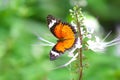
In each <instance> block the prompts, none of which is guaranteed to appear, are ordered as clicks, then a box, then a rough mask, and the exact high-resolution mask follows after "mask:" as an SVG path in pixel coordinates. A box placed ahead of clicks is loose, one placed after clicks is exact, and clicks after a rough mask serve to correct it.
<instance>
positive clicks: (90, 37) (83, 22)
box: [39, 7, 120, 68]
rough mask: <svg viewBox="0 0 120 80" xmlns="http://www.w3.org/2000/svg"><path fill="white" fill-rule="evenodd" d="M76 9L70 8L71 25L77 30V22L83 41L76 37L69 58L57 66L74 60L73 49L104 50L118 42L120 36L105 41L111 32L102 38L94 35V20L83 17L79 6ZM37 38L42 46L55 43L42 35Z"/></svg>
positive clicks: (119, 41) (75, 54) (75, 55)
mask: <svg viewBox="0 0 120 80" xmlns="http://www.w3.org/2000/svg"><path fill="white" fill-rule="evenodd" d="M76 9H77V8H76V7H74V8H73V10H72V9H70V15H71V17H72V21H71V25H72V26H74V28H75V29H76V31H78V28H77V23H76V22H79V24H80V31H81V35H82V42H84V43H82V44H81V43H80V38H79V37H77V42H76V44H75V46H74V48H72V49H71V50H70V51H68V56H69V57H72V58H71V60H69V61H68V62H67V63H66V64H64V65H62V66H59V67H57V68H61V67H65V66H68V65H69V64H70V63H71V62H73V61H75V60H76V57H77V56H78V52H77V53H75V51H76V50H77V49H78V48H79V49H80V48H82V49H84V48H87V49H88V50H92V51H94V52H104V51H105V50H106V48H107V47H109V46H113V45H116V44H118V43H120V37H117V38H115V39H113V40H111V41H109V42H105V39H106V38H107V37H108V36H109V35H110V33H111V32H110V33H108V34H107V35H106V37H105V38H104V39H100V37H98V36H97V35H95V28H94V27H95V26H96V25H95V24H94V22H92V21H91V20H87V19H85V18H84V17H83V14H82V11H81V9H80V8H79V10H77V11H76ZM76 14H77V15H76ZM76 18H77V19H76ZM96 27H97V26H96ZM39 40H41V41H43V43H41V45H42V46H54V45H55V44H54V43H52V42H50V41H48V40H46V39H43V38H42V37H39ZM83 45H84V46H83Z"/></svg>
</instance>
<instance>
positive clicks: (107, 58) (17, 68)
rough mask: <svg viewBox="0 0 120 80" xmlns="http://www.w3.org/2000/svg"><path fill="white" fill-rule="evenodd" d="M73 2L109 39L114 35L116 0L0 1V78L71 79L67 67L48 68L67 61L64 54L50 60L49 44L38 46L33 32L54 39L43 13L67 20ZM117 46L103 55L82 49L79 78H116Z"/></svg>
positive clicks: (118, 12)
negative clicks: (82, 59) (81, 73)
mask: <svg viewBox="0 0 120 80" xmlns="http://www.w3.org/2000/svg"><path fill="white" fill-rule="evenodd" d="M75 3H77V4H79V5H80V6H81V7H82V11H83V13H85V14H87V16H90V17H94V18H95V19H96V20H97V21H98V23H99V26H101V27H103V29H104V31H105V32H103V33H108V32H109V31H111V30H112V31H113V32H112V34H111V36H110V37H111V38H110V39H112V38H114V35H118V33H119V32H120V31H119V27H120V26H119V25H120V0H0V80H73V79H72V77H75V76H74V75H72V74H71V67H70V66H68V67H66V68H61V69H57V70H50V69H52V68H55V67H57V66H59V65H62V64H64V63H65V62H66V61H68V59H65V58H67V55H66V54H65V55H63V56H62V57H61V58H59V59H58V60H56V61H50V60H49V51H50V50H51V48H52V47H44V46H40V45H39V42H40V41H39V40H38V37H37V36H36V35H35V34H34V33H37V34H38V35H39V36H41V37H43V38H45V39H47V40H49V41H52V42H56V39H55V37H54V36H53V35H52V34H51V33H50V31H49V29H48V27H47V23H46V16H47V15H48V14H52V15H53V16H56V17H57V18H60V19H62V20H63V21H68V19H69V9H71V8H72V7H73V5H74V4H75ZM85 16H86V15H85ZM96 27H98V26H96ZM99 35H101V34H99ZM49 37H50V38H49ZM108 40H109V38H108ZM98 46H99V45H98ZM119 47H120V46H119V45H118V46H114V47H109V48H108V49H107V50H106V52H105V53H104V54H96V53H94V52H91V51H90V52H89V51H86V52H85V53H84V55H85V56H86V59H85V62H84V63H87V65H88V67H87V68H86V67H85V68H84V73H83V80H120V62H119V61H120V50H119V49H120V48H119Z"/></svg>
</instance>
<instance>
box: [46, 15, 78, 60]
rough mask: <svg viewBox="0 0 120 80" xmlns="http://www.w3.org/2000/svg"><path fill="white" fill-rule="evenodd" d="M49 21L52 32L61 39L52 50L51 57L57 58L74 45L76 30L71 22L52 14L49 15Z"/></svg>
mask: <svg viewBox="0 0 120 80" xmlns="http://www.w3.org/2000/svg"><path fill="white" fill-rule="evenodd" d="M47 21H48V26H49V28H50V30H51V32H52V33H53V34H54V35H55V36H56V37H57V38H58V39H59V40H58V42H57V44H56V45H55V46H54V47H53V48H52V50H51V52H50V59H51V60H55V59H56V58H57V57H59V56H60V55H61V54H63V53H64V52H65V51H66V50H67V49H70V48H71V47H72V46H73V45H74V43H75V41H76V39H75V33H76V32H75V29H74V28H73V27H72V26H71V25H70V24H68V23H63V22H61V21H60V20H57V19H55V18H54V17H53V16H51V15H49V16H48V17H47ZM61 39H63V40H61Z"/></svg>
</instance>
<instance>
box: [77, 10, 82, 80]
mask: <svg viewBox="0 0 120 80" xmlns="http://www.w3.org/2000/svg"><path fill="white" fill-rule="evenodd" d="M76 22H77V28H78V37H79V38H80V43H81V45H82V34H81V29H80V22H79V20H78V17H77V11H76ZM78 53H79V56H78V59H79V61H80V63H79V80H82V74H83V66H82V48H80V49H78Z"/></svg>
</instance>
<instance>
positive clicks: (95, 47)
mask: <svg viewBox="0 0 120 80" xmlns="http://www.w3.org/2000/svg"><path fill="white" fill-rule="evenodd" d="M107 36H108V35H107ZM105 38H106V37H105ZM87 43H88V49H91V50H92V51H94V52H104V51H105V50H106V48H107V47H109V46H113V45H116V44H118V43H120V37H117V38H115V39H113V40H112V41H109V42H104V40H100V38H99V37H97V36H95V40H94V41H93V40H88V41H87Z"/></svg>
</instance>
